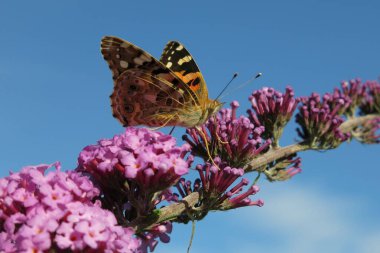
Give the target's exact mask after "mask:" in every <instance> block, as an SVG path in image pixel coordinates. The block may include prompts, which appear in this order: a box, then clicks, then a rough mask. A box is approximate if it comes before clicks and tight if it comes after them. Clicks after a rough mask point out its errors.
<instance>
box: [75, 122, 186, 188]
mask: <svg viewBox="0 0 380 253" xmlns="http://www.w3.org/2000/svg"><path fill="white" fill-rule="evenodd" d="M189 151H190V146H189V145H187V144H184V145H183V146H182V147H178V146H176V140H175V139H174V138H173V137H172V136H170V135H165V134H163V133H159V132H155V131H151V130H148V129H146V128H134V127H129V128H127V129H126V131H125V133H124V134H120V135H115V136H114V137H113V138H112V139H103V140H100V141H98V144H96V145H90V146H87V147H85V148H84V149H83V150H82V152H81V153H80V155H79V158H78V163H79V166H78V169H79V170H84V171H86V172H89V173H91V174H92V175H93V176H94V177H95V178H96V179H97V181H98V182H100V183H101V185H104V184H108V183H109V182H104V179H105V177H107V176H109V175H111V174H112V173H114V172H115V171H118V172H120V173H121V176H122V177H124V178H125V179H128V180H130V182H133V183H136V184H138V185H139V186H140V189H144V190H145V191H148V192H150V193H152V192H157V191H160V190H164V189H167V188H168V187H170V186H172V185H174V184H175V183H176V182H177V181H178V179H179V178H180V177H181V176H182V175H184V174H186V173H187V172H188V170H189V165H190V164H191V162H192V157H189V158H188V159H187V160H185V156H186V154H187V153H188V152H189ZM123 183H124V182H123Z"/></svg>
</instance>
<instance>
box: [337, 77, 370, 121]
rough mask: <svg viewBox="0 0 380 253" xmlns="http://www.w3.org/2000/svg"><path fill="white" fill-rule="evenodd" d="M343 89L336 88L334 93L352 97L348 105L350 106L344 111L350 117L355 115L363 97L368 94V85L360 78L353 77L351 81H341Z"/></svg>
mask: <svg viewBox="0 0 380 253" xmlns="http://www.w3.org/2000/svg"><path fill="white" fill-rule="evenodd" d="M341 86H342V89H341V90H339V89H337V88H336V89H335V90H334V95H335V96H340V97H343V95H344V96H346V97H348V98H349V99H350V101H351V102H350V104H349V105H348V108H345V111H344V112H343V113H344V114H345V115H347V116H348V117H352V116H355V113H356V109H357V107H359V106H360V105H361V104H362V102H363V99H364V98H365V97H366V95H367V89H366V86H365V85H363V84H362V82H361V80H360V79H358V78H357V79H352V80H350V81H349V82H347V81H343V82H342V83H341Z"/></svg>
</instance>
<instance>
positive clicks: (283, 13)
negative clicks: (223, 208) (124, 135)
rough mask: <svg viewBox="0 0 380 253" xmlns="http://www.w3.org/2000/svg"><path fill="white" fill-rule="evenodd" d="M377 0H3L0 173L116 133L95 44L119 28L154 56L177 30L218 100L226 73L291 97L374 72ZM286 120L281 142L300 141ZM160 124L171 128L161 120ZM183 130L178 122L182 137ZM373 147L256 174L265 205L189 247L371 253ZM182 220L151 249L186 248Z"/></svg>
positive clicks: (309, 155)
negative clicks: (277, 178) (168, 238)
mask: <svg viewBox="0 0 380 253" xmlns="http://www.w3.org/2000/svg"><path fill="white" fill-rule="evenodd" d="M379 8H380V3H379V2H378V1H375V0H374V1H359V0H357V1H343V0H329V1H327V0H323V1H322V0H321V1H317V0H313V1H311V0H304V1H234V2H230V1H225V2H222V1H198V0H194V1H191V2H187V3H186V4H185V3H183V2H180V1H154V2H153V1H151V2H148V1H144V2H138V1H109V2H106V1H98V0H94V1H23V2H22V1H7V2H5V1H2V2H1V3H0V23H1V26H0V34H1V40H0V54H1V57H0V115H1V124H0V136H1V142H2V143H1V144H2V145H1V147H0V175H1V176H5V175H7V174H8V171H9V170H14V171H17V170H19V169H20V168H21V167H22V166H24V165H29V164H39V163H51V162H54V161H56V160H59V161H61V162H62V164H63V167H64V168H65V169H72V168H75V166H76V158H77V155H78V153H79V152H80V150H81V149H82V148H83V147H84V146H86V145H88V144H92V143H95V142H96V141H97V140H98V139H100V138H105V137H112V136H113V135H114V134H117V133H121V132H122V131H123V129H122V127H121V126H120V125H119V123H118V122H117V121H116V120H114V119H113V118H112V116H111V111H110V105H109V98H108V96H109V95H110V93H111V91H112V85H113V84H112V79H111V73H110V71H109V69H108V67H107V65H106V63H105V62H104V60H103V59H102V57H101V54H100V52H99V42H100V39H101V37H102V36H104V35H116V36H119V37H122V38H124V39H126V40H129V41H131V42H133V43H135V44H137V45H138V46H140V47H142V48H144V49H145V50H147V51H148V52H150V53H151V54H152V55H154V56H156V57H159V55H160V54H161V51H162V49H163V47H164V45H165V43H166V42H167V41H169V40H179V41H181V42H182V43H184V44H185V45H186V46H187V48H188V50H189V51H190V52H191V53H192V54H193V56H194V58H195V59H196V61H197V63H198V65H199V66H200V68H201V70H202V72H203V74H204V76H205V79H206V81H207V83H208V87H209V92H210V97H211V98H212V97H215V96H216V95H217V93H218V92H219V91H220V90H221V89H222V87H223V86H224V84H225V83H226V82H227V81H228V80H229V78H230V77H231V75H232V74H233V73H234V72H239V73H240V76H239V79H238V80H237V81H236V82H235V85H238V84H240V83H242V82H244V81H245V80H246V79H248V78H249V77H250V76H252V75H253V74H254V73H256V72H263V73H264V75H263V77H262V78H260V79H258V80H257V81H256V82H255V83H253V84H252V85H251V86H249V87H245V88H243V89H240V90H238V91H236V92H234V93H233V94H231V95H229V96H227V97H226V98H225V99H224V101H225V102H227V103H229V102H230V101H232V100H234V99H237V100H239V101H240V104H241V107H242V110H241V112H242V113H244V111H245V109H246V108H248V106H249V104H248V101H247V97H248V94H249V93H250V92H251V91H252V90H253V89H255V88H260V87H262V86H272V87H275V88H277V89H280V90H284V88H285V86H286V85H288V84H291V85H292V86H293V87H294V89H295V92H296V95H298V96H304V95H309V94H310V93H311V92H312V91H316V92H320V93H324V92H328V91H331V90H332V89H333V87H334V86H336V85H338V84H339V82H340V81H341V80H347V79H351V78H355V77H361V78H362V79H363V80H368V79H371V80H373V79H377V78H378V76H379V75H380V63H379V59H380V50H379V49H380V48H379V45H380V33H379V26H380V21H379V18H378V17H379V12H378V10H379ZM294 128H295V125H294V124H290V125H289V126H288V128H287V129H286V132H285V136H284V138H283V140H282V143H283V144H289V143H292V142H293V141H294V139H295V138H296V135H295V132H294V131H293V130H294ZM165 131H167V130H165ZM182 133H183V129H177V130H176V132H175V135H176V136H177V137H179V136H180V135H181V134H182ZM379 151H380V147H379V146H364V145H361V144H358V143H356V142H352V143H350V144H344V145H342V146H341V147H340V148H339V149H337V150H333V151H330V152H325V153H318V152H306V153H302V154H301V157H302V158H303V173H302V174H300V175H298V176H296V177H295V178H294V179H293V180H291V181H288V182H283V183H275V184H273V183H272V184H271V183H268V182H265V181H261V182H260V186H261V192H260V193H259V194H258V195H257V197H259V198H262V199H264V200H265V205H264V207H262V208H255V207H253V208H244V209H241V210H235V211H231V212H224V213H210V215H209V216H208V217H206V218H205V219H204V220H203V221H201V222H198V223H197V231H196V234H195V239H194V243H193V250H192V252H221V253H223V252H243V253H245V252H247V253H248V252H267V253H269V252H285V253H287V252H296V253H297V252H308V253H314V252H345V253H351V252H363V253H372V252H380V243H379V241H380V219H379V216H378V213H379V211H380V204H379V201H378V199H379V197H378V196H379V195H380V186H379V177H380V172H379V162H380V160H379ZM190 230H191V227H190V226H184V225H176V226H175V227H174V231H173V234H172V243H170V244H168V245H164V244H160V245H159V246H158V248H157V250H156V251H155V252H159V253H160V252H166V253H168V252H169V253H171V252H173V253H174V252H185V251H186V248H187V244H188V238H189V236H190Z"/></svg>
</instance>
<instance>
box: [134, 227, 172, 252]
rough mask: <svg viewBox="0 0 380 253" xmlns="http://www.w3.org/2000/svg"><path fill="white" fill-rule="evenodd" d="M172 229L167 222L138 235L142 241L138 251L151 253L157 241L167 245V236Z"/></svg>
mask: <svg viewBox="0 0 380 253" xmlns="http://www.w3.org/2000/svg"><path fill="white" fill-rule="evenodd" d="M172 229H173V225H172V223H171V222H168V221H167V222H163V223H162V224H158V225H156V226H154V227H153V228H151V229H149V231H147V232H144V233H142V234H141V235H140V238H141V240H142V243H141V246H140V249H141V250H142V252H148V250H149V251H150V252H153V251H154V249H155V248H156V246H157V244H158V239H159V240H160V241H161V242H163V243H169V242H170V237H169V235H168V234H170V233H171V232H172Z"/></svg>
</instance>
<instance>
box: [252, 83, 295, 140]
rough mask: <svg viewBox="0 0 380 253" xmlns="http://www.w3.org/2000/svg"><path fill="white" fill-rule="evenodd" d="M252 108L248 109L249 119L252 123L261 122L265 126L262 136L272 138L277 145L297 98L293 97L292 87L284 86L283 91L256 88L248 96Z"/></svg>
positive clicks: (257, 123) (258, 123)
mask: <svg viewBox="0 0 380 253" xmlns="http://www.w3.org/2000/svg"><path fill="white" fill-rule="evenodd" d="M249 101H250V102H251V104H252V109H253V110H254V112H255V113H253V112H252V111H251V110H248V114H249V115H250V119H251V121H252V122H254V124H256V125H260V124H262V125H263V126H264V127H265V132H264V133H263V135H262V136H263V137H264V138H266V139H273V145H274V146H278V141H279V139H280V137H281V135H282V132H283V129H284V127H285V125H286V124H287V123H288V122H289V120H290V119H291V117H292V115H293V112H294V110H295V109H296V108H297V104H298V102H299V98H295V97H294V92H293V89H292V88H291V87H290V86H288V87H286V90H285V93H281V92H279V91H276V90H275V89H273V88H268V87H264V88H262V89H261V90H256V91H254V92H253V93H252V95H251V96H250V97H249Z"/></svg>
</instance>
